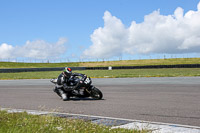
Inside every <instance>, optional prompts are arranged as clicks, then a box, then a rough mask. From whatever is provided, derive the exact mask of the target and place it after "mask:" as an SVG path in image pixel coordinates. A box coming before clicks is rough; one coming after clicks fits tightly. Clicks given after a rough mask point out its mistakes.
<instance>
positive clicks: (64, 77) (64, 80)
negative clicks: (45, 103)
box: [54, 67, 75, 101]
mask: <svg viewBox="0 0 200 133" xmlns="http://www.w3.org/2000/svg"><path fill="white" fill-rule="evenodd" d="M71 75H72V70H71V68H69V67H66V68H65V69H64V71H63V72H62V73H61V74H60V75H59V76H58V80H57V85H56V87H55V88H54V92H56V93H57V94H58V95H59V96H60V97H61V98H62V99H63V101H65V100H67V99H68V98H69V97H68V96H67V94H66V93H65V92H64V91H63V89H64V90H65V91H66V92H67V91H70V90H72V89H74V88H75V86H68V81H69V79H70V77H71Z"/></svg>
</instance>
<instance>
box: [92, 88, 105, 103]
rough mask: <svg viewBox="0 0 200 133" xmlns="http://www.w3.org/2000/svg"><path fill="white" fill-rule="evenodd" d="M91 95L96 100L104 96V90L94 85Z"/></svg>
mask: <svg viewBox="0 0 200 133" xmlns="http://www.w3.org/2000/svg"><path fill="white" fill-rule="evenodd" d="M90 95H91V97H92V98H93V99H95V100H100V99H102V97H103V94H102V92H101V91H100V90H99V89H98V88H96V87H93V88H92V89H91V94H90Z"/></svg>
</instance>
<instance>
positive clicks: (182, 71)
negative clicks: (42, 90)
mask: <svg viewBox="0 0 200 133" xmlns="http://www.w3.org/2000/svg"><path fill="white" fill-rule="evenodd" d="M74 72H78V73H84V74H86V75H88V76H90V77H92V78H127V77H191V76H200V68H165V69H126V70H84V71H74ZM60 73H61V71H52V72H51V71H49V72H20V73H0V79H51V78H57V76H58V75H59V74H60Z"/></svg>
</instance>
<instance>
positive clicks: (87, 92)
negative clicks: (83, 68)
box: [50, 76, 103, 100]
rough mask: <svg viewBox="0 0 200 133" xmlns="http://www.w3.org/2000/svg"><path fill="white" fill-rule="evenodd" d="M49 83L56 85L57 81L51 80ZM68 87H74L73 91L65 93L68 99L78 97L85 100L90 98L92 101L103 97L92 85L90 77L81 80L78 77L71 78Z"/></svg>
mask: <svg viewBox="0 0 200 133" xmlns="http://www.w3.org/2000/svg"><path fill="white" fill-rule="evenodd" d="M50 82H52V83H53V84H55V85H57V79H55V78H54V79H51V80H50ZM69 85H70V86H75V89H73V90H71V91H67V92H66V91H65V90H64V89H63V91H64V92H66V93H67V95H68V98H70V97H79V98H86V97H91V98H93V99H94V100H100V99H102V97H103V94H102V92H101V91H100V90H99V89H98V88H96V87H95V86H93V85H92V80H91V78H90V77H87V76H85V77H84V78H83V79H81V78H80V77H79V76H73V77H71V78H70V79H69Z"/></svg>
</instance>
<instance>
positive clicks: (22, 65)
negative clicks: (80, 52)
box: [0, 62, 79, 68]
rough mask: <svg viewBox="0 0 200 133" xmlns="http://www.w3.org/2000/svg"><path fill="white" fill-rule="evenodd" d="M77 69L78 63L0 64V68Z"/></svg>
mask: <svg viewBox="0 0 200 133" xmlns="http://www.w3.org/2000/svg"><path fill="white" fill-rule="evenodd" d="M66 66H69V67H72V66H73V67H78V66H79V63H17V62H0V68H44V67H47V68H48V67H66Z"/></svg>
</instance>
